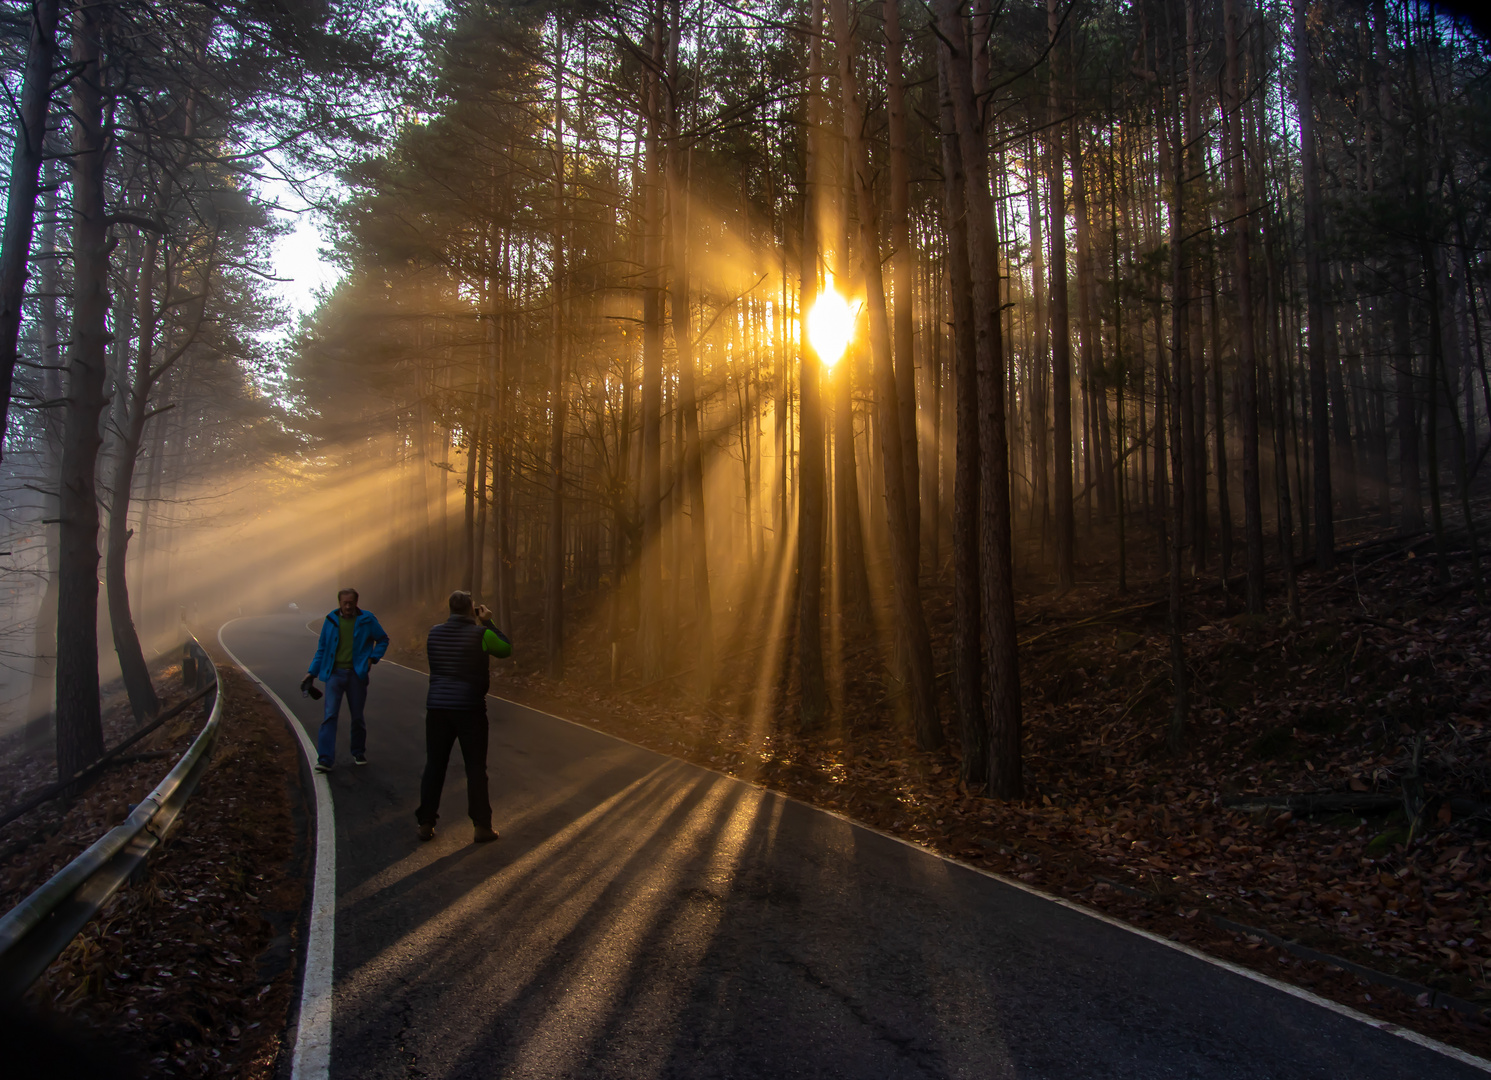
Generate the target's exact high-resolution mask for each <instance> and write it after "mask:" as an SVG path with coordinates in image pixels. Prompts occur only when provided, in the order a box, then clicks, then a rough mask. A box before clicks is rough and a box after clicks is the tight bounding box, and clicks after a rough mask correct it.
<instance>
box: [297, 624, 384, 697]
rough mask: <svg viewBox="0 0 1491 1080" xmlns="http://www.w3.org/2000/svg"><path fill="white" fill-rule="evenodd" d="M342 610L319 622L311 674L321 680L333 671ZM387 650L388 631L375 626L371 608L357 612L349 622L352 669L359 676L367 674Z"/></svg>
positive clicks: (365, 676) (340, 633) (329, 675)
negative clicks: (354, 617)
mask: <svg viewBox="0 0 1491 1080" xmlns="http://www.w3.org/2000/svg"><path fill="white" fill-rule="evenodd" d="M341 618H342V616H341V612H340V611H332V612H330V613H329V614H327V616H326V621H325V622H324V623H322V624H321V637H320V639H319V640H318V641H317V642H316V658H315V659H314V660H312V661H311V669H310V671H311V674H312V675H314V676H316V678H318V679H320V680H321V681H322V682H325V681H326V680H327V679H329V678H331V673H332V672H333V671H334V670H336V663H337V639H338V638H340V637H341V636H342V622H341ZM387 651H388V634H387V633H386V632H385V631H384V629H383V627H381V626H379V625H378V619H377V617H376V616H375V615H374V614H373V613H372V612H371V611H362V610H359V611H358V612H357V621H356V622H354V623H353V624H352V671H353V672H354V673H355V674H356V675H357V677H358V678H359V679H366V678H367V677H368V668H369V667H370V666H372V665H373V664H374V663H375V662H377V661H378V660H381V659H382V658H383V654H384V653H386V652H387Z"/></svg>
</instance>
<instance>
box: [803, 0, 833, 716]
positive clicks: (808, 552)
mask: <svg viewBox="0 0 1491 1080" xmlns="http://www.w3.org/2000/svg"><path fill="white" fill-rule="evenodd" d="M812 11H813V15H812V19H813V22H812V27H811V28H810V30H809V34H810V40H811V43H810V45H809V53H808V91H807V103H806V104H807V113H808V115H807V140H806V142H807V152H806V155H805V162H804V167H803V185H802V247H801V251H800V253H799V254H800V256H801V264H800V273H801V278H802V287H801V290H800V292H799V293H798V300H797V313H798V347H799V350H800V352H801V356H802V360H801V363H802V367H801V372H800V374H799V376H798V383H799V386H798V394H799V406H798V407H799V409H800V412H799V419H798V438H799V440H800V445H799V447H798V457H797V469H798V478H797V493H798V510H797V590H798V591H797V664H798V680H799V683H800V684H801V693H800V700H799V703H798V725H799V726H800V727H801V728H802V730H804V731H812V730H815V729H816V728H819V727H821V726H822V725H823V722H824V720H825V719H826V718H827V714H828V691H827V688H826V686H825V684H824V679H823V629H822V620H823V472H824V468H823V456H824V455H823V450H824V440H823V400H822V394H821V392H820V387H821V374H822V370H823V365H822V362H821V361H820V360H819V359H818V354H817V352H816V351H814V349H813V343H812V341H811V340H810V339H809V337H808V313H809V312H811V311H812V310H813V304H814V303H815V302H816V301H817V299H818V228H819V226H818V205H817V202H818V199H819V198H820V195H819V191H818V187H819V181H818V176H817V170H818V167H819V158H820V152H819V146H818V141H819V138H820V136H821V134H822V133H821V132H820V130H819V127H820V124H821V119H820V117H821V113H820V102H819V94H820V87H821V85H822V78H823V53H822V44H821V41H822V39H821V36H820V30H821V28H822V26H823V0H813V8H812Z"/></svg>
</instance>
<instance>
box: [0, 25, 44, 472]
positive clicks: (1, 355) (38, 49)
mask: <svg viewBox="0 0 1491 1080" xmlns="http://www.w3.org/2000/svg"><path fill="white" fill-rule="evenodd" d="M27 6H28V7H29V8H30V9H31V10H30V22H31V37H30V41H29V42H28V44H27V47H26V69H25V72H24V74H23V75H22V76H21V79H22V81H21V108H20V115H19V116H18V117H17V121H18V122H17V124H16V133H15V146H14V149H13V151H12V154H11V159H10V190H9V192H8V194H7V196H6V202H5V234H4V239H3V241H0V453H3V452H4V447H5V430H6V427H7V422H6V421H7V417H8V416H9V410H10V394H11V387H12V385H13V384H14V380H15V367H16V353H17V343H18V341H19V339H20V334H21V306H22V303H23V302H24V300H25V298H26V277H27V266H28V264H29V263H30V260H31V235H32V229H33V228H34V226H35V222H36V194H37V190H38V188H39V184H40V179H41V159H42V149H43V148H42V143H43V142H44V141H45V140H46V128H47V109H48V106H49V105H50V104H51V101H52V67H53V58H54V57H55V56H56V53H57V8H58V2H57V0H33V2H32V3H31V4H29V5H27Z"/></svg>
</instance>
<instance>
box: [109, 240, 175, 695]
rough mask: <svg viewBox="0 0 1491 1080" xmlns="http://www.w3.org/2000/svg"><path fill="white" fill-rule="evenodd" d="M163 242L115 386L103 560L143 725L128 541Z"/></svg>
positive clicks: (123, 662) (144, 278)
mask: <svg viewBox="0 0 1491 1080" xmlns="http://www.w3.org/2000/svg"><path fill="white" fill-rule="evenodd" d="M158 249H159V242H158V240H157V238H156V237H155V235H154V234H150V235H148V236H147V237H146V240H145V253H144V258H143V260H142V261H141V264H140V280H139V294H138V295H139V316H138V317H139V323H140V326H139V335H140V336H139V350H138V352H137V354H136V357H135V367H134V373H133V376H132V377H128V371H127V367H128V365H126V370H123V371H121V372H120V374H121V375H122V376H126V377H127V378H121V379H120V381H119V383H118V384H117V385H116V388H115V393H116V394H117V395H120V396H125V395H126V388H127V396H128V404H127V410H126V419H125V426H124V430H123V438H122V439H121V440H120V443H119V447H118V457H117V459H116V461H115V465H114V476H113V490H112V491H111V492H110V495H109V528H108V539H107V558H106V559H105V560H104V584H105V587H106V590H107V593H108V605H109V625H110V627H111V628H112V630H113V633H114V652H115V653H116V654H117V655H118V657H119V670H120V673H121V675H122V676H123V678H124V688H125V692H126V693H128V695H129V703H130V707H131V709H133V711H134V714H135V719H136V720H140V721H144V720H147V719H150V718H153V717H154V716H155V715H156V714H157V713H158V712H160V697H159V696H158V695H157V694H156V692H155V687H154V686H153V685H152V684H151V682H150V669H149V668H148V667H147V666H146V664H145V656H144V653H143V652H142V650H141V648H140V636H139V634H138V633H137V632H136V630H135V621H134V617H133V615H132V614H131V612H130V603H129V577H128V572H127V571H128V561H127V560H128V555H129V540H130V537H131V535H133V530H131V529H130V527H129V504H130V494H131V489H132V488H133V487H134V479H135V462H136V459H137V458H138V456H139V453H140V445H141V442H142V441H143V439H144V435H145V421H146V419H147V410H148V409H149V405H150V388H151V386H152V384H153V380H152V379H151V377H150V376H151V366H152V365H153V364H154V363H155V333H156V327H157V321H156V307H155V263H156V258H157V257H158ZM170 287H171V282H170V280H169V279H168V280H167V282H166V296H167V302H169V300H170V291H171V288H170Z"/></svg>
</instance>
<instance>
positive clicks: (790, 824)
mask: <svg viewBox="0 0 1491 1080" xmlns="http://www.w3.org/2000/svg"><path fill="white" fill-rule="evenodd" d="M223 640H224V641H225V643H226V644H227V645H228V646H229V648H231V649H232V650H233V652H234V653H235V654H236V655H237V656H238V658H239V659H240V660H241V661H242V662H243V663H244V664H246V665H247V666H248V667H250V668H251V669H252V670H253V672H254V673H255V674H256V675H258V676H259V677H260V678H261V679H262V680H264V682H265V683H267V684H268V685H269V686H270V687H271V688H272V689H274V690H275V692H276V693H278V694H279V696H280V697H281V698H282V699H283V700H284V701H285V702H286V703H287V704H289V705H290V707H291V708H292V709H293V710H294V712H295V713H296V716H297V718H298V719H299V720H300V721H301V722H302V723H303V724H305V725H306V727H307V728H308V729H309V730H310V731H311V733H312V736H313V737H314V732H315V728H316V726H317V724H318V723H319V721H320V703H319V702H312V701H309V700H307V699H304V698H302V697H301V696H300V694H299V692H298V689H297V684H298V683H299V681H300V679H301V677H302V676H303V674H304V672H305V668H306V666H307V664H308V662H309V660H310V657H311V654H312V653H313V652H314V650H315V639H314V638H313V637H312V635H311V633H310V632H309V631H308V630H307V629H306V626H305V621H304V618H303V617H291V616H272V617H265V618H253V619H242V620H239V621H237V622H234V623H230V624H229V625H228V626H227V627H226V628H225V629H224V632H223ZM519 646H520V647H521V643H519ZM499 685H500V680H499ZM424 692H425V678H424V676H422V675H420V674H419V673H418V672H414V671H410V670H408V669H407V668H400V667H397V666H394V665H392V664H388V663H384V664H381V665H379V666H378V667H377V668H375V669H374V671H373V685H372V688H371V692H370V694H369V699H368V709H367V717H368V727H369V736H368V757H369V760H370V761H371V765H370V766H369V767H367V768H357V769H355V768H353V767H352V766H351V765H350V763H349V758H348V755H347V733H346V728H347V724H346V720H345V716H344V718H343V723H342V725H341V727H342V730H341V731H340V732H339V734H340V736H341V746H340V751H339V752H340V759H339V765H338V768H337V770H336V771H335V772H333V773H332V774H331V777H330V781H331V789H332V792H333V796H334V801H335V819H336V859H337V862H336V872H337V890H336V893H337V907H336V923H335V927H336V930H335V957H336V959H335V993H334V1005H333V1017H334V1019H333V1041H332V1054H331V1075H332V1076H334V1077H339V1078H340V1077H346V1078H354V1077H355V1078H359V1080H361V1078H376V1077H390V1078H392V1077H400V1078H406V1077H440V1078H445V1077H535V1078H539V1077H542V1078H551V1077H587V1078H589V1077H628V1078H631V1077H637V1078H642V1077H647V1078H651V1077H689V1078H696V1077H697V1078H704V1077H740V1078H753V1077H761V1078H773V1080H779V1078H789V1077H824V1078H828V1077H855V1078H858V1077H865V1078H877V1080H879V1078H891V1077H907V1078H910V1077H919V1078H920V1077H943V1076H947V1077H979V1078H986V1077H987V1078H994V1077H1021V1078H1027V1077H1028V1078H1034V1077H1053V1078H1055V1077H1134V1078H1141V1080H1156V1078H1160V1077H1205V1078H1221V1077H1238V1078H1246V1080H1263V1078H1268V1077H1281V1078H1282V1077H1322V1078H1327V1077H1328V1078H1339V1077H1349V1078H1351V1080H1368V1078H1376V1077H1381V1078H1384V1080H1398V1078H1402V1077H1409V1076H1412V1077H1425V1078H1427V1077H1436V1078H1437V1077H1447V1078H1448V1077H1472V1076H1477V1077H1479V1076H1484V1075H1485V1074H1484V1073H1483V1072H1482V1070H1481V1069H1479V1068H1477V1067H1476V1066H1475V1064H1474V1063H1473V1059H1471V1060H1457V1059H1455V1058H1453V1057H1451V1056H1447V1055H1445V1054H1442V1053H1440V1052H1438V1051H1436V1050H1435V1049H1433V1048H1430V1047H1426V1046H1422V1045H1418V1044H1416V1043H1414V1042H1411V1041H1408V1040H1406V1039H1403V1038H1399V1037H1396V1036H1394V1035H1392V1034H1390V1033H1388V1032H1385V1031H1382V1030H1379V1029H1377V1028H1375V1027H1372V1026H1369V1025H1367V1024H1365V1023H1362V1022H1360V1021H1358V1020H1356V1019H1353V1018H1352V1017H1350V1016H1345V1015H1341V1014H1340V1013H1338V1012H1335V1011H1332V1010H1330V1009H1327V1008H1325V1007H1322V1006H1320V1005H1317V1004H1313V1003H1311V1002H1309V1001H1307V1000H1302V999H1301V998H1299V997H1296V996H1292V995H1290V994H1288V993H1285V992H1284V991H1282V990H1279V989H1276V988H1274V987H1271V986H1269V985H1266V984H1263V983H1260V982H1258V981H1255V980H1253V979H1250V978H1247V977H1245V976H1243V975H1239V974H1236V973H1234V972H1232V971H1229V970H1226V969H1225V968H1222V967H1218V966H1216V965H1214V964H1210V963H1207V962H1206V961H1204V960H1200V959H1197V958H1196V957H1194V956H1191V955H1188V954H1186V953H1184V952H1180V951H1177V950H1175V949H1172V948H1168V947H1166V946H1164V945H1162V944H1159V943H1157V942H1155V941H1151V940H1149V939H1147V938H1145V937H1143V936H1140V935H1138V934H1135V933H1132V932H1130V931H1127V930H1125V929H1122V928H1119V927H1117V926H1114V925H1111V924H1108V923H1106V922H1103V921H1101V920H1099V919H1097V918H1093V917H1090V916H1088V915H1085V914H1083V913H1081V912H1078V911H1074V910H1072V909H1070V908H1067V907H1063V906H1061V905H1059V904H1056V903H1053V902H1051V901H1049V900H1046V899H1043V898H1041V897H1039V896H1035V895H1032V894H1030V893H1027V892H1024V891H1021V890H1019V889H1016V888H1013V887H1010V886H1007V885H1004V884H1002V883H1000V882H998V881H995V880H993V879H991V878H989V877H986V876H984V875H982V874H979V873H977V872H974V871H972V870H968V869H966V868H963V867H960V866H957V865H954V864H951V863H948V862H945V861H943V860H941V859H938V858H936V857H934V856H932V855H929V854H926V853H925V852H922V851H920V850H917V849H915V848H912V847H909V846H907V845H904V844H901V843H899V842H897V841H895V840H892V839H889V838H887V837H884V836H881V835H879V834H877V833H873V832H870V831H868V830H865V829H861V828H858V827H856V826H853V825H850V824H849V823H847V822H845V821H843V820H841V819H839V818H836V817H834V816H832V815H829V814H825V813H821V812H819V811H817V810H814V809H812V808H810V807H807V806H805V805H803V804H801V803H797V802H793V801H791V800H788V799H785V798H782V797H780V796H778V795H774V794H771V793H769V792H764V791H761V790H760V789H758V788H755V787H752V786H750V785H748V784H744V783H741V782H738V781H735V780H731V779H730V778H728V777H724V776H720V775H718V774H716V773H711V772H708V771H706V770H703V769H699V768H695V767H694V766H691V765H687V764H684V763H683V762H680V761H677V760H675V759H672V758H668V757H664V756H661V755H658V754H654V753H651V752H649V751H646V750H643V749H640V748H638V747H635V746H632V745H630V744H628V743H625V742H621V741H619V740H616V739H613V738H611V737H609V736H606V735H603V734H600V733H599V732H596V731H593V730H590V729H589V728H585V727H582V726H579V725H575V724H571V723H568V722H566V721H563V720H559V719H556V718H554V717H551V716H547V715H544V714H542V713H538V712H535V711H533V710H531V709H526V708H523V707H521V706H518V705H514V704H511V703H509V702H505V701H500V700H497V699H493V701H492V702H490V704H489V712H490V715H491V717H492V740H491V752H490V757H489V761H490V769H491V777H492V802H493V807H494V809H495V825H496V827H497V828H498V829H499V830H500V831H501V833H502V839H501V841H499V842H498V843H496V844H490V845H475V844H472V843H470V840H471V826H470V822H469V821H467V820H466V819H465V817H464V810H465V788H464V776H463V773H462V769H461V766H460V763H459V761H460V753H459V750H457V751H456V752H455V754H453V760H452V762H451V771H450V779H449V781H448V783H447V786H446V791H445V800H444V805H443V815H442V818H441V828H440V831H439V833H438V835H437V836H436V838H435V840H434V841H433V842H431V843H428V844H420V843H419V842H418V841H417V839H416V837H415V823H414V807H415V805H416V803H417V802H418V786H419V773H420V770H421V768H422V766H423V758H424V742H423V712H422V707H423V702H424Z"/></svg>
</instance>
